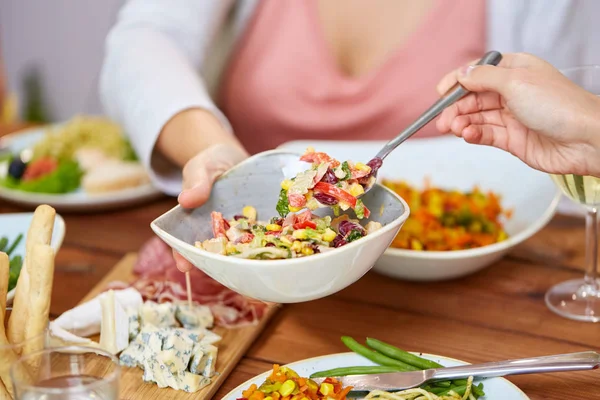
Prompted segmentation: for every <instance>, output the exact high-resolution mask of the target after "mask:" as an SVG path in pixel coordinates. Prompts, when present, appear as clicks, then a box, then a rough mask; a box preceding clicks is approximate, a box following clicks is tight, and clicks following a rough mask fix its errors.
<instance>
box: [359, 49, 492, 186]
mask: <svg viewBox="0 0 600 400" xmlns="http://www.w3.org/2000/svg"><path fill="white" fill-rule="evenodd" d="M500 60H502V54H500V53H499V52H497V51H490V52H487V53H486V54H485V55H484V56H483V57H482V58H481V60H479V62H478V63H477V65H498V63H499V62H500ZM468 93H469V91H468V90H467V89H465V88H464V87H463V86H461V85H460V84H459V83H458V82H457V83H456V84H455V85H454V86H453V87H451V88H450V89H449V90H448V91H447V92H446V94H445V95H444V96H443V97H442V98H441V99H439V100H438V101H436V102H435V103H434V104H433V105H432V106H431V107H429V108H428V109H427V110H426V111H425V112H424V113H423V114H421V116H420V117H419V118H417V119H416V120H415V122H413V123H412V124H410V125H409V126H407V127H406V128H405V129H404V130H403V131H402V132H400V134H399V135H398V136H396V137H395V138H393V139H392V140H390V141H389V142H387V143H386V145H385V146H383V148H382V149H381V150H379V153H377V155H376V156H375V157H374V158H373V159H372V160H371V161H369V162H368V163H367V164H368V165H369V166H370V167H371V171H372V172H371V177H372V179H370V180H369V184H368V185H367V186H366V187H365V193H366V192H368V191H369V190H370V189H371V188H372V187H373V185H374V184H375V182H376V181H377V172H378V170H379V168H381V165H382V164H383V160H384V159H385V157H387V156H388V154H390V153H391V152H392V151H393V150H394V149H395V148H396V147H398V146H400V144H402V143H403V142H404V141H405V140H406V139H408V138H410V137H411V136H412V135H414V134H415V133H417V132H418V131H419V130H420V129H421V128H423V127H424V126H425V125H427V124H428V123H429V122H431V120H432V119H434V118H435V117H437V116H438V115H439V114H440V113H441V112H442V111H444V109H445V108H446V107H448V106H450V105H452V104H454V103H455V102H457V101H458V100H460V99H461V98H463V97H464V96H466V95H467V94H468Z"/></svg>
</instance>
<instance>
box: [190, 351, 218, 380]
mask: <svg viewBox="0 0 600 400" xmlns="http://www.w3.org/2000/svg"><path fill="white" fill-rule="evenodd" d="M217 353H218V349H217V347H215V346H213V345H212V344H204V343H198V344H196V345H194V349H193V350H192V358H191V362H190V372H191V373H193V374H197V375H202V376H204V377H206V378H210V377H212V376H213V375H214V374H215V365H216V364H217Z"/></svg>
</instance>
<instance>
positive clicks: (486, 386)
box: [223, 353, 529, 400]
mask: <svg viewBox="0 0 600 400" xmlns="http://www.w3.org/2000/svg"><path fill="white" fill-rule="evenodd" d="M422 357H423V358H427V359H429V360H433V361H436V362H437V363H439V364H442V365H443V366H445V367H453V366H456V365H465V364H468V363H466V362H464V361H460V360H455V359H453V358H447V357H442V356H436V355H431V354H423V355H422ZM363 365H367V366H368V365H374V364H373V363H372V362H370V361H369V360H367V359H366V358H364V357H362V356H359V355H358V354H356V353H339V354H331V355H328V356H321V357H315V358H309V359H306V360H302V361H298V362H295V363H291V364H287V365H286V366H287V367H290V368H291V369H293V370H294V371H296V372H297V373H298V374H299V375H300V376H303V377H308V376H309V375H310V374H312V373H314V372H317V371H324V370H328V369H332V368H339V367H351V366H363ZM270 374H271V371H267V372H265V373H263V374H261V375H258V376H256V377H254V378H252V379H250V380H248V381H246V382H244V383H242V384H241V385H240V386H238V387H237V388H235V389H233V390H232V391H231V392H229V393H228V394H226V395H225V396H224V397H223V400H237V399H239V398H241V397H242V392H243V391H244V390H246V389H247V388H248V387H250V385H252V384H253V383H254V384H256V386H260V385H261V384H262V383H263V382H264V381H265V379H266V378H267V377H268V376H269V375H270ZM482 382H483V390H484V392H485V397H480V400H527V399H529V397H527V395H526V394H525V393H523V392H522V391H521V389H519V388H518V387H516V386H515V385H514V384H512V383H511V382H509V381H507V380H506V379H504V378H494V379H486V380H483V381H482Z"/></svg>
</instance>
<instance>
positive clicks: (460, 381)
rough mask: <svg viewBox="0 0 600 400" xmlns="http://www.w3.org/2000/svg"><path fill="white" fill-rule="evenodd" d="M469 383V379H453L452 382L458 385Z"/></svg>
mask: <svg viewBox="0 0 600 400" xmlns="http://www.w3.org/2000/svg"><path fill="white" fill-rule="evenodd" d="M467 383H469V381H468V380H467V379H455V380H453V381H452V384H453V385H456V386H467Z"/></svg>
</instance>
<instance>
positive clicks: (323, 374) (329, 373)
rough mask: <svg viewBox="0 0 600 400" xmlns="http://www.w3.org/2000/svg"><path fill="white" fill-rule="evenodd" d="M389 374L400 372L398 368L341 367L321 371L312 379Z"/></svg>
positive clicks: (314, 374)
mask: <svg viewBox="0 0 600 400" xmlns="http://www.w3.org/2000/svg"><path fill="white" fill-rule="evenodd" d="M389 372H400V370H399V369H398V368H394V367H386V366H381V365H378V366H374V367H341V368H334V369H328V370H326V371H319V372H315V373H313V374H312V375H311V376H310V377H311V378H329V377H334V376H348V375H369V374H387V373H389Z"/></svg>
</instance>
